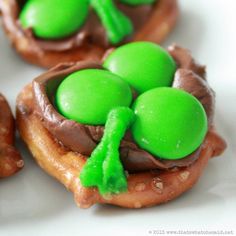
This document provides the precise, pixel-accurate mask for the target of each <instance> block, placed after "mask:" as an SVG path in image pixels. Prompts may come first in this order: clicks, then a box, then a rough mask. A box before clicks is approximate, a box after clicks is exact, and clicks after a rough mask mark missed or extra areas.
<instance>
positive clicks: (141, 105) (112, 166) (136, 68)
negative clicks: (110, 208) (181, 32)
mask: <svg viewBox="0 0 236 236" xmlns="http://www.w3.org/2000/svg"><path fill="white" fill-rule="evenodd" d="M134 52H135V53H134ZM103 66H104V68H106V69H107V70H101V69H86V70H81V71H78V72H75V73H73V74H71V75H69V76H68V77H67V78H66V79H65V80H64V81H63V82H62V83H61V84H60V86H59V88H58V90H57V94H56V103H57V107H58V110H59V112H60V113H61V114H63V115H64V116H65V117H67V118H69V119H73V120H75V121H78V122H80V123H83V124H89V125H103V124H105V130H104V134H103V137H102V139H101V141H100V143H99V144H98V145H97V147H96V148H95V150H94V151H93V152H92V154H91V156H90V158H88V160H87V162H86V164H85V166H84V167H83V169H82V171H81V173H80V181H81V183H82V185H83V186H85V187H93V186H96V187H98V189H99V192H100V193H101V194H117V193H120V192H123V191H126V190H127V180H126V176H125V172H124V169H123V166H122V164H121V161H120V158H119V146H120V142H121V140H122V138H123V136H124V135H125V132H126V130H127V129H128V128H130V131H131V134H132V136H133V139H134V141H135V142H136V143H137V144H138V145H139V146H140V147H141V148H143V149H145V150H147V151H149V152H150V153H152V154H153V155H155V156H156V157H159V158H163V159H169V160H177V159H181V158H183V157H185V156H187V155H189V154H190V153H192V152H193V151H195V150H196V149H197V148H198V147H199V145H200V144H201V143H202V141H203V139H204V137H205V135H206V132H207V117H206V113H205V111H204V108H203V106H202V104H201V103H200V102H199V101H198V100H197V99H196V98H195V97H193V96H192V95H191V94H189V93H187V92H184V91H182V90H179V89H176V88H170V87H171V85H172V82H173V78H174V73H175V70H176V65H175V62H174V60H173V58H172V57H171V56H170V55H169V54H168V53H167V52H166V51H165V50H164V49H162V48H161V47H159V46H158V45H155V44H153V43H148V42H136V43H130V44H127V45H124V46H122V47H120V48H118V49H116V50H115V51H113V52H112V53H111V54H110V55H109V56H108V57H107V58H106V60H105V62H104V65H103ZM112 72H113V73H112ZM136 80H138V81H136ZM131 87H132V89H134V90H135V91H136V93H137V95H138V96H137V98H136V99H135V100H134V101H132V100H133V99H132V93H131Z"/></svg>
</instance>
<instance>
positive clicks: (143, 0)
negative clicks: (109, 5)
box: [120, 0, 156, 5]
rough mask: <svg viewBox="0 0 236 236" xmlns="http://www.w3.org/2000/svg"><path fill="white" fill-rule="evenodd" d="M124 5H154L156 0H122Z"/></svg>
mask: <svg viewBox="0 0 236 236" xmlns="http://www.w3.org/2000/svg"><path fill="white" fill-rule="evenodd" d="M120 1H121V2H122V3H126V4H129V5H140V4H152V3H154V2H155V1H156V0H120Z"/></svg>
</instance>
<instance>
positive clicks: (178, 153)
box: [132, 88, 207, 160]
mask: <svg viewBox="0 0 236 236" xmlns="http://www.w3.org/2000/svg"><path fill="white" fill-rule="evenodd" d="M133 109H134V112H135V114H136V121H135V123H134V124H133V126H132V134H133V137H134V140H135V141H136V142H137V143H138V145H139V146H140V147H142V148H143V149H145V150H147V151H149V152H150V153H152V154H154V155H156V156H158V157H160V158H163V159H169V160H176V159H181V158H183V157H185V156H187V155H189V154H191V153H192V152H193V151H195V150H196V149H197V148H198V147H199V146H200V144H201V143H202V142H203V140H204V137H205V135H206V132H207V116H206V113H205V111H204V108H203V106H202V104H201V103H200V102H199V101H198V100H197V99H196V98H195V97H193V96H192V95H191V94H189V93H187V92H184V91H182V90H178V89H174V88H156V89H152V90H150V91H148V92H146V93H144V94H142V95H140V96H139V97H138V98H137V100H136V102H135V103H134V105H133Z"/></svg>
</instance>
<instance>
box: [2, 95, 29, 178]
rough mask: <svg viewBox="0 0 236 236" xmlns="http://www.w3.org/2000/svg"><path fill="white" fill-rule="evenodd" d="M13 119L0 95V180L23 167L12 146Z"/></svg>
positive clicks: (22, 162) (17, 153) (18, 155)
mask: <svg viewBox="0 0 236 236" xmlns="http://www.w3.org/2000/svg"><path fill="white" fill-rule="evenodd" d="M14 133H15V127H14V119H13V115H12V113H11V110H10V107H9V105H8V103H7V101H6V100H5V98H4V97H3V95H2V94H0V178H4V177H8V176H11V175H13V174H15V173H16V172H18V171H19V170H20V169H21V168H22V167H23V166H24V161H23V160H22V158H21V156H20V154H19V152H18V151H17V150H16V149H15V147H14V146H13V145H14Z"/></svg>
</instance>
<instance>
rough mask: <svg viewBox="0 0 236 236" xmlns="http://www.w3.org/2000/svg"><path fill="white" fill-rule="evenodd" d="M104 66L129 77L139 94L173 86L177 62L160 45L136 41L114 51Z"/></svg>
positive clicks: (125, 77)
mask: <svg viewBox="0 0 236 236" xmlns="http://www.w3.org/2000/svg"><path fill="white" fill-rule="evenodd" d="M104 67H105V68H107V69H108V70H110V71H112V72H113V73H114V74H117V75H119V76H120V77H122V78H123V79H124V80H126V81H127V82H128V83H129V84H130V86H132V87H133V88H134V89H135V90H136V91H137V92H138V93H143V92H145V91H148V90H150V89H153V88H156V87H167V86H171V84H172V81H173V78H174V73H175V71H176V64H175V61H174V60H173V58H172V57H171V56H170V54H169V53H168V52H167V51H165V50H164V49H163V48H162V47H160V46H158V45H157V44H154V43H150V42H135V43H129V44H126V45H124V46H121V47H119V48H117V49H116V50H114V51H113V52H112V53H111V54H110V55H109V56H108V57H107V58H106V60H105V62H104Z"/></svg>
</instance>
